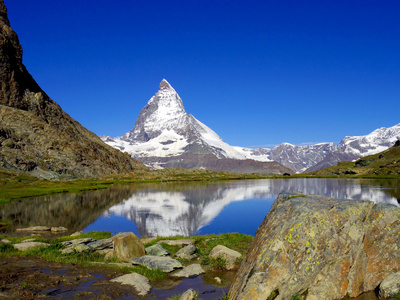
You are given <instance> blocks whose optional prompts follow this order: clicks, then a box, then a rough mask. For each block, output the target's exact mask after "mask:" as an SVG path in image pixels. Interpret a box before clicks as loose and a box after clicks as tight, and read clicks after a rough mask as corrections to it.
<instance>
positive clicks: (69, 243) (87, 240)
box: [61, 238, 96, 246]
mask: <svg viewBox="0 0 400 300" xmlns="http://www.w3.org/2000/svg"><path fill="white" fill-rule="evenodd" d="M94 241H96V240H95V239H93V238H83V239H75V240H70V241H65V242H61V245H63V246H76V245H79V244H89V243H92V242H94Z"/></svg>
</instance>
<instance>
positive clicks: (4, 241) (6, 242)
mask: <svg viewBox="0 0 400 300" xmlns="http://www.w3.org/2000/svg"><path fill="white" fill-rule="evenodd" d="M0 242H2V243H3V244H11V241H10V240H7V239H2V240H1V241H0Z"/></svg>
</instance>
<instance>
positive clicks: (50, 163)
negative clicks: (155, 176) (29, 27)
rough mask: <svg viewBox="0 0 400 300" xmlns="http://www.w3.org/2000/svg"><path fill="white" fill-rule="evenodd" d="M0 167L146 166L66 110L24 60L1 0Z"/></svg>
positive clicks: (60, 172)
mask: <svg viewBox="0 0 400 300" xmlns="http://www.w3.org/2000/svg"><path fill="white" fill-rule="evenodd" d="M0 83H1V89H0V154H1V155H0V168H5V169H9V170H15V171H34V174H37V175H42V176H50V177H52V176H71V177H93V176H104V175H110V174H117V173H129V172H133V171H135V170H144V169H146V168H145V167H144V165H143V164H142V163H140V162H138V161H135V160H133V159H132V158H131V157H130V156H129V155H126V154H123V153H121V152H120V151H118V150H116V149H113V148H112V147H110V146H108V145H106V144H105V143H103V142H102V141H101V140H100V139H99V138H98V137H97V136H96V135H95V134H94V133H92V132H90V131H89V130H87V129H86V128H84V127H83V126H82V125H80V124H79V123H78V122H77V121H75V120H74V119H72V118H71V117H70V116H69V115H68V114H67V113H65V112H64V111H63V110H62V109H61V107H60V106H59V105H58V104H57V103H56V102H54V101H53V100H52V99H50V98H49V96H48V95H47V94H46V93H45V92H44V91H43V90H42V89H41V88H40V87H39V85H38V84H37V83H36V81H35V80H34V79H33V78H32V76H31V75H30V74H29V72H28V71H27V70H26V68H25V66H24V65H23V63H22V47H21V45H20V43H19V40H18V36H17V34H16V33H15V32H14V31H13V30H12V29H11V27H10V22H9V20H8V17H7V8H6V7H5V5H4V2H3V0H0Z"/></svg>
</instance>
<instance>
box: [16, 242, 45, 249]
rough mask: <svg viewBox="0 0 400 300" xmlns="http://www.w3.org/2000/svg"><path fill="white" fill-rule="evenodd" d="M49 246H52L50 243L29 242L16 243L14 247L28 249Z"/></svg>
mask: <svg viewBox="0 0 400 300" xmlns="http://www.w3.org/2000/svg"><path fill="white" fill-rule="evenodd" d="M48 246H50V244H47V243H40V242H27V243H19V244H14V248H16V249H18V250H20V251H27V250H30V249H32V248H35V247H48Z"/></svg>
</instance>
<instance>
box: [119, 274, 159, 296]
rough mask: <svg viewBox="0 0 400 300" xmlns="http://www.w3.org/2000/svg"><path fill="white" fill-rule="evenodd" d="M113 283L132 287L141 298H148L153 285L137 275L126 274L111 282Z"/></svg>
mask: <svg viewBox="0 0 400 300" xmlns="http://www.w3.org/2000/svg"><path fill="white" fill-rule="evenodd" d="M111 282H119V283H121V284H126V285H132V286H133V287H134V288H135V289H136V291H137V292H138V294H139V296H146V295H147V294H148V293H149V292H150V290H151V285H150V282H149V280H148V279H147V278H146V277H144V276H142V275H140V274H137V273H131V274H126V275H123V276H120V277H117V278H114V279H112V280H111Z"/></svg>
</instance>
